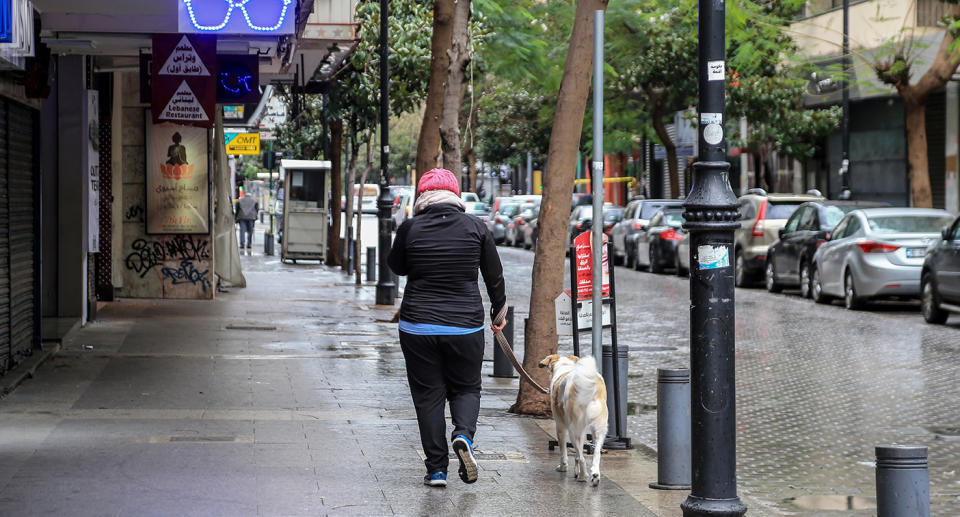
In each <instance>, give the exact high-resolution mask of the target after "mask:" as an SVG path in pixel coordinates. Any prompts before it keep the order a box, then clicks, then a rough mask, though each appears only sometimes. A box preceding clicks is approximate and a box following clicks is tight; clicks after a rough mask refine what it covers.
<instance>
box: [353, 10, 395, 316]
mask: <svg viewBox="0 0 960 517" xmlns="http://www.w3.org/2000/svg"><path fill="white" fill-rule="evenodd" d="M388 4H389V0H380V196H379V197H378V198H377V233H378V238H377V249H378V258H377V261H378V262H379V263H380V270H379V274H378V275H377V305H393V304H394V301H395V300H396V297H397V294H396V293H397V285H396V284H395V283H393V274H392V273H391V271H390V266H389V265H387V257H388V256H389V255H390V246H391V245H392V244H393V236H392V230H391V227H390V225H391V223H392V222H393V221H392V220H391V219H390V208H391V207H392V206H393V199H392V198H391V197H390V173H389V171H388V170H387V165H388V163H389V162H390V128H389V118H390V112H389V110H390V97H389V95H390V63H389V62H388V61H387V60H388V58H389V54H390V53H389V50H388V48H387V16H389V15H390V13H389V7H388ZM361 187H362V186H361Z"/></svg>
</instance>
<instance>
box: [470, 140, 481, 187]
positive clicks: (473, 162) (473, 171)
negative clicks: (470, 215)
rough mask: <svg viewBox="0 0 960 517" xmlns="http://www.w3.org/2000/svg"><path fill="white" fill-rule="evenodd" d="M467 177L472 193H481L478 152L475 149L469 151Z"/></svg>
mask: <svg viewBox="0 0 960 517" xmlns="http://www.w3.org/2000/svg"><path fill="white" fill-rule="evenodd" d="M467 171H468V173H467V176H468V178H469V179H470V192H479V191H480V189H478V188H477V152H476V151H474V150H473V147H470V148H468V149H467Z"/></svg>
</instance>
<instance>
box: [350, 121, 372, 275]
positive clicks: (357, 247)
mask: <svg viewBox="0 0 960 517" xmlns="http://www.w3.org/2000/svg"><path fill="white" fill-rule="evenodd" d="M370 140H373V135H370V138H369V139H368V140H367V163H366V164H365V165H364V166H363V173H362V174H361V175H360V190H359V191H358V194H357V208H360V202H361V201H363V185H365V184H366V183H367V174H369V173H370V169H372V168H373V150H372V147H371V146H370ZM362 219H363V209H358V210H357V238H356V239H354V240H353V257H354V260H353V264H354V266H353V267H354V269H355V271H356V275H357V278H356V285H361V284H362V283H363V280H361V279H360V257H361V255H360V253H361V252H362V250H363V245H362V243H361V242H360V233H361V231H362V230H363V221H362Z"/></svg>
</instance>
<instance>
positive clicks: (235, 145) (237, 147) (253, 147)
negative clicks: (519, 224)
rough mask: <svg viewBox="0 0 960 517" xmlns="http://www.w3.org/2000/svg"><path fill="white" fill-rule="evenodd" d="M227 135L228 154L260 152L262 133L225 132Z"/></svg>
mask: <svg viewBox="0 0 960 517" xmlns="http://www.w3.org/2000/svg"><path fill="white" fill-rule="evenodd" d="M231 135H232V137H231ZM225 136H226V139H227V154H252V155H258V154H260V133H225Z"/></svg>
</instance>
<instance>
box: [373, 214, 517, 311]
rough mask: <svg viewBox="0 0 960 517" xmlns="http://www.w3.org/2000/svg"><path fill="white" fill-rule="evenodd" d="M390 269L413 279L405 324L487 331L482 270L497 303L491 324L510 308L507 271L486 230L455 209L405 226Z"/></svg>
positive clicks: (405, 307)
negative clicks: (479, 276) (479, 280)
mask: <svg viewBox="0 0 960 517" xmlns="http://www.w3.org/2000/svg"><path fill="white" fill-rule="evenodd" d="M388 262H389V264H390V269H392V270H393V272H394V273H396V274H398V275H407V286H406V288H405V289H404V292H403V303H402V304H401V305H400V319H402V320H404V321H408V322H410V323H432V324H434V325H448V326H453V327H463V328H474V327H481V326H483V320H484V317H483V302H482V300H481V298H480V289H479V287H478V286H477V269H478V268H479V269H480V273H481V274H482V275H483V281H484V283H485V284H486V286H487V294H488V295H489V296H490V302H491V311H490V313H491V314H490V317H491V319H492V318H493V317H494V316H496V314H497V313H498V312H499V311H500V309H501V308H502V307H503V305H504V304H505V303H506V300H507V298H506V295H505V294H504V285H503V267H502V266H501V265H500V255H499V254H497V246H496V244H495V243H494V241H493V235H491V234H490V230H489V229H487V227H486V225H484V224H483V223H482V222H480V220H479V219H477V218H476V217H474V216H472V215H468V214H465V213H463V211H461V210H460V209H459V208H458V207H456V206H454V205H451V204H438V205H433V206H431V207H427V208H426V209H425V210H423V211H422V212H420V213H419V214H417V216H416V217H411V218H409V219H407V220H406V221H404V222H403V224H401V225H400V228H398V229H397V235H396V237H395V238H394V240H393V248H392V249H391V250H390V258H389V261H388Z"/></svg>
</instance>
